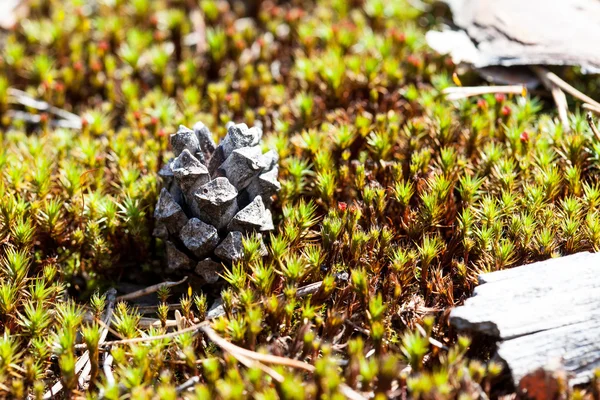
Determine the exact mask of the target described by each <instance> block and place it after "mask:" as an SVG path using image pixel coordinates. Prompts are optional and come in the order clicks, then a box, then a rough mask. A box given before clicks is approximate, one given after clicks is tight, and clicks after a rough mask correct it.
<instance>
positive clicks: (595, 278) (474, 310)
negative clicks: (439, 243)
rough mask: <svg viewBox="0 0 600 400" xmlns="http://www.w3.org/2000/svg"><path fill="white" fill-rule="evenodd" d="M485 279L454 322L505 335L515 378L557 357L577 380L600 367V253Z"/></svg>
mask: <svg viewBox="0 0 600 400" xmlns="http://www.w3.org/2000/svg"><path fill="white" fill-rule="evenodd" d="M479 283H480V286H478V287H477V288H476V289H475V291H474V295H473V297H471V298H470V299H467V300H466V301H465V304H464V306H461V307H457V308H455V309H454V310H452V312H451V314H450V322H451V323H452V325H453V326H454V327H455V328H457V329H458V330H463V331H464V330H466V331H470V332H472V333H475V334H485V335H488V336H491V337H493V338H496V339H497V340H498V341H500V343H499V347H498V352H497V355H498V357H499V358H500V359H502V360H503V361H504V362H505V363H506V364H507V366H508V368H509V370H510V372H511V375H512V378H513V381H514V382H515V384H519V382H520V381H521V379H522V378H524V377H526V376H532V377H535V374H534V372H535V371H536V370H538V369H540V368H545V367H546V366H547V365H549V364H550V363H552V362H553V360H556V359H560V360H561V361H562V364H563V366H564V369H565V370H566V372H567V373H569V374H570V375H572V376H573V378H572V379H571V380H570V381H569V383H570V384H571V385H574V384H580V383H585V382H588V381H589V379H590V378H591V377H592V375H593V371H594V370H595V369H596V368H598V367H600V343H599V342H598V341H597V338H598V337H600V253H588V252H582V253H577V254H574V255H570V256H565V257H560V258H555V259H550V260H547V261H542V262H537V263H533V264H529V265H525V266H521V267H516V268H512V269H509V270H505V271H497V272H492V273H488V274H483V275H480V276H479ZM531 374H534V375H531Z"/></svg>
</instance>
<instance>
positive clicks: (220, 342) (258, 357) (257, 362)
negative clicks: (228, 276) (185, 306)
mask: <svg viewBox="0 0 600 400" xmlns="http://www.w3.org/2000/svg"><path fill="white" fill-rule="evenodd" d="M200 330H201V331H202V332H203V333H204V334H205V335H206V337H207V338H208V339H210V341H212V342H213V343H214V344H216V345H217V346H219V347H220V348H221V349H222V350H224V351H226V352H228V353H230V354H231V355H233V356H234V357H235V358H237V359H238V361H240V362H242V363H243V364H244V365H246V366H255V367H258V368H260V369H261V370H263V371H264V372H265V373H267V374H268V375H270V376H271V377H272V378H273V379H275V380H277V381H278V382H283V377H282V376H281V375H280V374H279V373H277V372H276V371H274V370H272V369H270V368H268V367H265V366H263V365H262V364H261V362H264V363H267V364H276V365H282V366H287V367H292V368H296V369H302V370H304V371H307V372H311V373H312V372H314V371H315V367H314V366H313V365H311V364H309V363H306V362H304V361H300V360H294V359H291V358H285V357H279V356H274V355H271V354H261V353H257V352H255V351H251V350H248V349H244V348H242V347H239V346H236V345H235V344H233V343H230V342H228V341H227V340H225V339H223V338H222V337H221V336H219V335H218V334H217V332H215V331H214V330H213V329H212V328H211V327H210V326H209V325H204V326H202V327H200ZM249 361H251V362H254V364H251V365H248V362H249ZM269 370H270V371H269ZM339 387H340V391H341V392H342V394H343V395H344V396H346V397H347V398H349V399H351V400H366V397H364V396H363V395H361V394H360V393H358V392H357V391H355V390H354V389H352V388H351V387H350V386H348V385H346V384H344V383H342V384H340V386H339Z"/></svg>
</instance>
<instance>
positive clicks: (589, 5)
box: [427, 0, 600, 73]
mask: <svg viewBox="0 0 600 400" xmlns="http://www.w3.org/2000/svg"><path fill="white" fill-rule="evenodd" d="M443 1H444V2H445V3H447V4H448V5H449V6H450V10H451V12H452V19H453V22H454V24H455V25H456V26H457V27H458V28H459V30H451V29H449V28H448V29H446V30H444V31H443V32H435V31H431V32H428V34H427V42H428V43H429V45H430V46H431V47H433V48H434V49H435V50H437V51H439V52H441V53H450V54H452V57H453V60H454V61H455V62H466V63H469V64H473V65H474V66H475V67H477V68H481V67H487V66H493V65H502V66H515V65H570V66H580V67H582V69H583V70H584V71H587V72H590V73H598V72H600V52H599V51H598V46H597V45H596V39H597V38H598V37H600V2H598V1H597V0H562V1H550V2H549V1H547V0H528V1H522V0H502V1H496V0H443Z"/></svg>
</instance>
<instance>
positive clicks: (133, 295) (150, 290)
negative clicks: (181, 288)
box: [117, 276, 187, 301]
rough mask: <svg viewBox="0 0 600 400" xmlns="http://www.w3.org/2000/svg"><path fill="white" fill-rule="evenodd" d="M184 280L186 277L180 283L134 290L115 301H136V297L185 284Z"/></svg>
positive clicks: (160, 284) (161, 284)
mask: <svg viewBox="0 0 600 400" xmlns="http://www.w3.org/2000/svg"><path fill="white" fill-rule="evenodd" d="M186 280H187V276H186V277H184V278H183V279H181V280H180V281H176V282H162V283H158V284H156V285H152V286H148V287H147V288H145V289H141V290H136V291H135V292H131V293H127V294H124V295H122V296H119V297H117V301H124V300H131V299H137V298H138V297H142V296H146V295H148V294H150V293H154V292H157V291H158V290H160V289H161V288H163V287H172V286H177V285H180V284H182V283H183V282H185V281H186Z"/></svg>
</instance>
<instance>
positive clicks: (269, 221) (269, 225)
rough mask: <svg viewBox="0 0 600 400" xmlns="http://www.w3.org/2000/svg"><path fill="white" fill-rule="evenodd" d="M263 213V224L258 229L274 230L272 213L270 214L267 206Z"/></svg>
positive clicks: (262, 230) (263, 230) (264, 230)
mask: <svg viewBox="0 0 600 400" xmlns="http://www.w3.org/2000/svg"><path fill="white" fill-rule="evenodd" d="M263 215H264V219H263V224H262V226H261V227H260V231H261V232H268V231H272V230H275V225H273V214H271V210H269V209H268V208H265V212H264V214H263Z"/></svg>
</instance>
